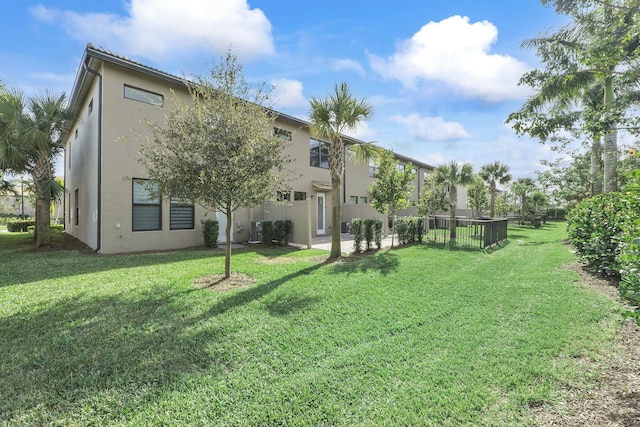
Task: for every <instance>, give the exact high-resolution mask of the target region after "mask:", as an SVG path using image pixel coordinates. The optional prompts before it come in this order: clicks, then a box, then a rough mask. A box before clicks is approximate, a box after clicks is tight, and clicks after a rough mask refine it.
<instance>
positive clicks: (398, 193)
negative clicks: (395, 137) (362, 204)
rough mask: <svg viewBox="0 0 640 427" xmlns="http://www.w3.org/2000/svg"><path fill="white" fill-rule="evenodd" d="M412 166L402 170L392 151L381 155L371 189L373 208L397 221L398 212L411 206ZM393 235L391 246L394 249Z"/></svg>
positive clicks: (413, 173)
mask: <svg viewBox="0 0 640 427" xmlns="http://www.w3.org/2000/svg"><path fill="white" fill-rule="evenodd" d="M415 176H416V174H415V172H413V167H412V164H411V163H409V164H408V165H406V166H405V167H404V168H402V167H401V166H400V165H399V164H398V161H397V160H396V158H395V157H394V155H393V152H391V151H385V152H383V153H382V154H381V156H380V159H379V164H378V171H377V173H376V178H377V179H376V181H375V182H374V183H373V184H371V186H370V187H369V192H370V193H371V206H373V207H374V208H375V209H376V210H377V211H378V212H380V213H382V214H384V215H392V216H393V218H394V220H395V215H396V211H397V210H399V209H405V208H408V207H409V206H411V200H410V197H411V191H412V190H413V179H414V178H415ZM393 235H394V233H391V246H392V247H393Z"/></svg>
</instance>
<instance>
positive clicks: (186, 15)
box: [30, 0, 275, 58]
mask: <svg viewBox="0 0 640 427" xmlns="http://www.w3.org/2000/svg"><path fill="white" fill-rule="evenodd" d="M125 7H126V12H127V16H120V15H116V14H107V13H78V12H74V11H70V10H60V9H54V8H47V7H45V6H43V5H39V6H36V7H33V8H31V9H30V12H31V14H32V15H33V16H34V17H35V18H36V19H38V20H40V21H42V22H45V23H49V24H57V25H60V26H61V27H62V28H64V29H65V30H66V31H67V33H68V34H69V35H70V36H71V37H73V38H75V39H78V40H81V41H83V42H86V41H92V42H94V43H95V44H97V45H104V46H105V47H108V48H109V49H113V50H115V51H118V52H122V53H126V54H129V55H140V56H144V57H147V58H152V57H167V56H171V55H175V54H179V53H182V52H184V51H185V50H190V49H202V48H204V49H207V50H210V51H213V52H216V53H223V52H225V51H226V50H227V49H229V47H230V46H231V48H232V49H233V51H234V52H237V54H238V56H240V57H242V58H251V57H258V56H263V55H270V54H273V53H274V52H275V48H274V44H273V38H272V35H271V23H270V22H269V20H268V19H267V18H266V16H265V15H264V13H263V12H262V10H260V9H251V8H250V6H249V4H248V3H247V0H225V1H210V0H182V1H179V2H176V1H175V0H130V1H128V2H126V3H125Z"/></svg>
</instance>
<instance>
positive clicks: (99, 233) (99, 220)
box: [82, 58, 102, 253]
mask: <svg viewBox="0 0 640 427" xmlns="http://www.w3.org/2000/svg"><path fill="white" fill-rule="evenodd" d="M88 61H89V58H87V60H86V61H85V62H84V63H83V64H82V66H83V67H84V69H85V70H86V71H88V72H90V73H91V74H93V75H96V76H98V172H97V173H98V192H97V195H98V206H97V208H98V218H97V222H96V249H95V252H98V253H99V252H100V246H101V244H102V74H100V73H99V72H98V71H96V70H94V69H91V68H89V66H88V65H87V62H88Z"/></svg>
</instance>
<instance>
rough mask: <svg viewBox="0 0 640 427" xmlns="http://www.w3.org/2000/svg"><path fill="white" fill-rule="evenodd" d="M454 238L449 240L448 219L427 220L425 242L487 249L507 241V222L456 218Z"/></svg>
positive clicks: (449, 221) (502, 220)
mask: <svg viewBox="0 0 640 427" xmlns="http://www.w3.org/2000/svg"><path fill="white" fill-rule="evenodd" d="M455 221H456V237H455V239H452V238H451V231H450V224H451V220H450V219H449V217H436V218H435V219H430V220H429V230H428V231H427V234H426V241H427V243H428V242H432V243H444V244H450V245H455V246H456V247H463V248H478V249H489V248H491V247H492V246H494V245H497V244H498V243H500V242H503V241H505V240H507V228H508V224H509V221H508V220H507V219H506V218H505V219H466V218H456V220H455Z"/></svg>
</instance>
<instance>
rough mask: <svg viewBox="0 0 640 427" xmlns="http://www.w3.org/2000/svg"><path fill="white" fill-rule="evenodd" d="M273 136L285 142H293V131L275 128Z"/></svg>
mask: <svg viewBox="0 0 640 427" xmlns="http://www.w3.org/2000/svg"><path fill="white" fill-rule="evenodd" d="M273 134H274V135H276V136H278V137H280V138H282V139H283V140H285V141H291V131H289V130H286V129H280V128H277V127H274V128H273Z"/></svg>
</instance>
